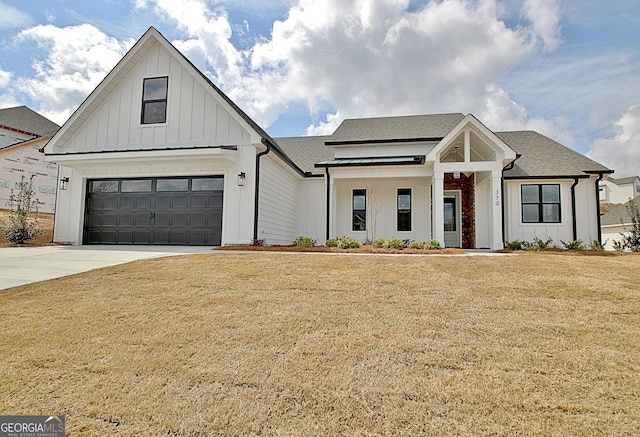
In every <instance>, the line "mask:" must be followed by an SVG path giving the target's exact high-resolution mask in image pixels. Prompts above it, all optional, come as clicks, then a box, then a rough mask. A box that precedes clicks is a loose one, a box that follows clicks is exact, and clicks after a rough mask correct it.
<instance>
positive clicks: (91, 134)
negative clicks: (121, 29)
mask: <svg viewBox="0 0 640 437" xmlns="http://www.w3.org/2000/svg"><path fill="white" fill-rule="evenodd" d="M149 32H151V34H152V36H153V32H156V31H155V30H154V29H152V30H150V31H149ZM149 32H148V33H149ZM160 38H162V37H158V38H149V39H148V40H146V41H144V43H142V42H140V43H139V44H141V47H134V49H132V52H133V54H131V53H130V55H129V56H127V57H125V59H124V60H123V61H122V65H119V66H118V67H116V69H114V71H113V72H112V74H110V75H109V76H108V77H107V78H106V79H105V81H104V82H103V83H102V84H101V85H100V86H99V87H98V88H97V89H96V91H94V94H95V95H92V96H90V97H89V98H88V99H87V101H85V103H83V105H82V106H81V107H80V108H79V109H78V111H77V113H76V114H74V115H73V116H72V118H71V119H70V120H69V122H67V125H66V126H64V127H63V130H62V132H60V135H58V136H57V137H55V138H54V141H53V142H52V144H50V145H49V147H47V152H48V153H52V154H66V153H87V152H103V151H118V152H124V151H131V150H159V149H176V148H193V147H203V146H204V147H216V146H236V145H242V144H255V143H259V142H260V136H259V135H258V134H257V133H256V132H255V131H254V130H253V129H252V128H251V126H250V125H249V124H248V123H247V122H246V121H245V120H244V119H242V117H240V116H239V115H238V114H237V112H236V111H234V109H233V108H232V107H231V106H230V105H229V104H228V102H227V101H225V99H223V98H222V96H220V94H219V93H218V92H217V91H216V90H215V89H214V88H213V87H212V86H211V84H210V83H209V82H208V81H207V80H206V79H204V78H203V77H202V75H201V74H200V73H198V72H197V71H196V70H195V68H194V67H193V66H192V65H191V64H189V63H188V62H187V61H186V60H185V59H184V58H183V57H182V56H181V55H179V54H178V52H177V51H175V50H174V49H173V48H172V47H171V46H170V45H169V44H165V42H164V41H162V40H161V39H160ZM174 52H175V53H174ZM157 77H167V78H168V87H167V88H168V90H167V103H166V105H167V106H166V122H165V123H153V124H143V123H142V99H143V82H144V80H145V79H147V78H157Z"/></svg>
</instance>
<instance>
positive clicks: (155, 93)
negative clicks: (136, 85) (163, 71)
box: [141, 76, 169, 124]
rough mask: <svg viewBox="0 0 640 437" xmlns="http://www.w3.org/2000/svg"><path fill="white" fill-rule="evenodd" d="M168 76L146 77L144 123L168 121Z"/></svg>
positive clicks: (143, 103)
mask: <svg viewBox="0 0 640 437" xmlns="http://www.w3.org/2000/svg"><path fill="white" fill-rule="evenodd" d="M168 89H169V78H168V77H166V76H165V77H151V78H147V79H144V81H143V85H142V119H141V123H142V124H156V123H166V122H167V94H168Z"/></svg>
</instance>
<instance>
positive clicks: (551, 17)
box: [522, 0, 562, 51]
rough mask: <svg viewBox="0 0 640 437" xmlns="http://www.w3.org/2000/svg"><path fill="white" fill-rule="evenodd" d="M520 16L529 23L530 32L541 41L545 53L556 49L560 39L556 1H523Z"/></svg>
mask: <svg viewBox="0 0 640 437" xmlns="http://www.w3.org/2000/svg"><path fill="white" fill-rule="evenodd" d="M522 14H523V15H524V16H525V18H526V19H527V20H529V21H530V22H531V25H532V29H531V30H532V31H533V32H534V33H535V35H536V36H537V37H538V38H540V39H541V40H542V43H543V46H544V49H545V51H553V50H555V49H556V48H558V46H559V45H560V42H561V39H562V38H561V26H560V19H561V16H560V5H559V4H558V0H525V1H524V4H523V5H522Z"/></svg>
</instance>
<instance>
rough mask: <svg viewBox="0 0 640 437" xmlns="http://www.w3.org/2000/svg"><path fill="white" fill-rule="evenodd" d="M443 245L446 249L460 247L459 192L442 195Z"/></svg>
mask: <svg viewBox="0 0 640 437" xmlns="http://www.w3.org/2000/svg"><path fill="white" fill-rule="evenodd" d="M444 244H445V246H446V247H462V233H461V226H460V193H459V192H448V193H445V195H444Z"/></svg>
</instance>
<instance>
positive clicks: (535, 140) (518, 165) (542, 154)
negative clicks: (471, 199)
mask: <svg viewBox="0 0 640 437" xmlns="http://www.w3.org/2000/svg"><path fill="white" fill-rule="evenodd" d="M496 135H498V137H500V138H501V139H502V141H504V142H505V143H507V145H509V147H511V148H512V149H513V150H515V152H516V153H518V154H520V155H521V156H520V158H518V159H517V160H516V162H515V165H514V166H513V169H511V170H507V171H505V172H504V176H505V177H507V178H518V177H532V176H534V177H535V176H565V177H566V176H584V175H585V172H604V173H612V171H611V170H610V169H608V168H607V167H605V166H603V165H601V164H598V163H597V162H595V161H592V160H591V159H589V158H587V157H586V156H584V155H581V154H580V153H578V152H575V151H573V150H571V149H569V148H568V147H566V146H563V145H562V144H560V143H557V142H555V141H553V140H552V139H551V138H547V137H545V136H544V135H542V134H539V133H537V132H534V131H514V132H496Z"/></svg>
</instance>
